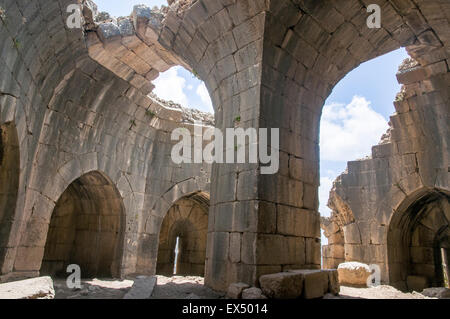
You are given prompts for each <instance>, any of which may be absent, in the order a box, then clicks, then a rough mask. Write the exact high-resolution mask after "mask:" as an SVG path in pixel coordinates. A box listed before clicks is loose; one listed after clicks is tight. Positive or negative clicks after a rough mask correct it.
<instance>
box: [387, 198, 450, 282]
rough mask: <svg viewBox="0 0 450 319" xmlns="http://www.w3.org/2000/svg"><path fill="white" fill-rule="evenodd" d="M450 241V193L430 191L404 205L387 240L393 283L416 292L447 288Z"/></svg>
mask: <svg viewBox="0 0 450 319" xmlns="http://www.w3.org/2000/svg"><path fill="white" fill-rule="evenodd" d="M407 200H408V199H407ZM449 238H450V196H449V195H448V194H446V193H443V192H440V191H436V190H434V191H428V192H426V193H425V194H422V195H421V196H418V198H416V199H415V200H414V201H412V202H410V201H409V202H408V203H405V204H403V205H400V208H399V209H398V211H397V212H396V213H395V214H394V216H393V218H392V220H391V223H390V227H389V233H388V238H387V242H388V259H389V275H390V282H391V284H392V285H393V286H397V287H399V288H403V289H405V288H406V289H408V290H416V291H421V290H422V289H424V288H427V287H443V286H444V285H445V277H446V276H448V272H447V273H446V274H445V272H446V268H447V267H445V266H443V264H444V262H445V259H447V260H448V251H449V247H450V246H449V244H450V241H449ZM447 269H448V268H447Z"/></svg>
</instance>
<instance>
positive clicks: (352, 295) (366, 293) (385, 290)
mask: <svg viewBox="0 0 450 319" xmlns="http://www.w3.org/2000/svg"><path fill="white" fill-rule="evenodd" d="M325 299H432V298H429V297H426V296H424V295H422V294H420V293H418V292H415V291H414V292H412V293H403V292H401V291H399V290H397V289H395V288H394V287H391V286H384V285H382V286H378V287H373V288H352V287H345V286H341V292H340V293H339V296H333V295H326V296H325Z"/></svg>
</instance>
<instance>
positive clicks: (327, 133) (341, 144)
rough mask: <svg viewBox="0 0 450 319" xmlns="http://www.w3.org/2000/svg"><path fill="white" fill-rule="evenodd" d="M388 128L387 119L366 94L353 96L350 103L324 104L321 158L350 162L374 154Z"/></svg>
mask: <svg viewBox="0 0 450 319" xmlns="http://www.w3.org/2000/svg"><path fill="white" fill-rule="evenodd" d="M387 129H388V123H387V121H386V120H385V118H384V117H383V116H382V115H381V114H379V113H377V112H375V111H374V110H373V109H372V108H371V107H370V102H369V101H367V100H366V99H365V98H364V97H359V96H354V97H353V100H352V101H351V103H350V104H348V105H344V104H338V103H332V104H329V105H325V107H324V109H323V114H322V122H321V133H320V147H321V150H320V151H321V159H322V160H329V161H351V160H356V159H359V158H363V157H364V156H367V155H371V149H372V146H373V145H376V144H378V142H379V141H380V138H381V136H382V135H383V134H384V133H385V132H386V130H387Z"/></svg>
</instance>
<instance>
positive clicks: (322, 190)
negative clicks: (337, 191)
mask: <svg viewBox="0 0 450 319" xmlns="http://www.w3.org/2000/svg"><path fill="white" fill-rule="evenodd" d="M332 187H333V178H330V177H321V178H320V187H319V204H320V205H319V212H320V215H321V216H324V217H329V216H330V214H331V209H329V208H328V206H327V203H328V198H329V196H330V190H331V188H332Z"/></svg>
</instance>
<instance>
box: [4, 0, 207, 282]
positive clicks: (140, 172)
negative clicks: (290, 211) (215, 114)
mask: <svg viewBox="0 0 450 319" xmlns="http://www.w3.org/2000/svg"><path fill="white" fill-rule="evenodd" d="M71 3H72V1H47V0H46V1H19V0H18V1H10V0H8V1H6V0H2V1H0V6H1V7H2V8H3V9H4V17H2V19H1V21H0V43H1V44H0V52H1V57H0V123H1V124H2V132H12V133H11V134H8V136H14V134H16V135H17V141H18V142H17V145H18V147H19V148H18V152H16V151H15V150H16V149H12V147H10V145H9V144H8V143H5V142H2V146H3V147H2V159H3V160H2V166H1V170H0V171H2V170H3V171H4V167H6V168H5V170H7V171H8V172H7V174H9V175H8V176H11V178H9V179H4V178H3V175H2V179H1V181H2V183H8V185H3V184H2V186H1V187H2V188H1V189H2V205H3V200H4V199H5V196H3V194H6V193H12V194H13V193H17V196H16V198H15V203H16V205H15V206H16V207H14V205H6V206H2V213H1V216H2V223H1V231H0V234H1V241H0V244H1V245H0V278H1V280H2V281H5V280H11V279H14V278H22V277H30V276H37V275H38V274H39V271H40V269H41V263H42V260H43V257H44V252H45V246H46V241H47V234H48V229H49V224H50V223H51V219H52V216H54V214H53V215H52V213H53V211H54V210H55V207H56V206H58V204H57V203H58V202H59V200H60V199H61V196H62V194H63V193H64V192H65V191H66V190H68V189H69V188H70V186H69V185H71V184H73V182H74V181H76V180H77V179H79V178H80V177H81V176H83V175H85V174H88V173H91V172H99V173H100V174H102V175H104V176H105V177H106V178H107V179H108V180H110V181H111V185H112V186H113V187H114V188H116V189H117V192H118V194H120V196H119V198H120V202H121V203H120V205H122V206H123V210H124V216H123V219H121V220H120V223H121V224H120V225H119V226H117V227H119V229H121V233H120V235H121V236H122V237H121V240H120V243H119V244H118V245H119V246H120V251H121V255H120V256H118V257H117V258H119V259H120V262H119V263H120V265H119V266H118V267H117V271H116V272H114V274H116V275H120V276H125V275H127V274H131V273H135V272H137V271H139V272H140V273H150V274H153V273H154V272H155V268H156V257H157V247H158V245H157V238H158V236H159V228H158V227H159V226H158V225H160V221H161V220H162V218H163V217H164V215H165V214H166V213H167V211H168V210H169V208H170V206H171V205H172V204H173V203H174V202H175V201H176V200H177V199H178V198H181V197H182V196H185V195H189V194H191V193H195V192H198V191H207V192H208V191H209V176H210V170H211V168H210V167H209V166H208V165H189V166H186V167H185V166H184V165H175V164H174V163H173V162H172V161H171V160H170V152H171V148H172V145H173V143H174V142H172V141H171V140H170V134H171V132H172V130H173V129H174V128H176V127H186V128H187V129H189V130H191V131H192V130H193V125H192V124H193V123H192V122H193V118H192V117H190V116H186V115H185V114H184V112H183V110H181V109H178V108H173V107H169V105H168V104H164V103H162V102H161V101H160V100H157V99H155V98H153V97H148V96H146V95H144V94H143V93H142V91H140V90H139V89H138V88H136V87H135V86H133V85H132V84H130V82H128V81H127V80H124V79H122V78H120V77H118V76H117V75H116V74H114V73H112V72H111V71H110V70H108V69H107V68H106V67H104V66H103V65H100V64H99V63H98V62H96V61H95V60H93V59H92V58H91V57H90V56H89V50H88V46H87V42H86V41H87V38H86V36H87V34H88V33H89V32H87V31H83V30H81V29H68V28H67V26H66V23H65V22H66V21H65V20H66V18H67V16H68V14H67V13H66V8H67V6H68V5H69V4H71ZM3 125H5V126H8V127H11V128H13V129H7V130H4V126H3ZM15 130H16V131H17V132H14V131H15ZM2 135H3V134H2ZM3 153H4V154H3ZM11 156H12V157H17V158H18V159H19V160H15V161H14V163H15V164H16V165H19V166H20V167H18V169H17V171H18V172H20V173H19V175H18V177H17V179H18V183H17V184H15V182H14V180H15V179H14V176H12V175H11V174H13V173H14V167H9V166H5V165H8V160H7V159H8V158H10V157H11ZM4 186H5V187H6V188H4ZM12 188H15V189H12ZM3 189H6V190H5V191H3ZM10 189H11V190H10ZM56 210H57V211H58V208H57V209H56ZM141 251H145V253H142V254H140V256H139V262H140V264H141V265H144V266H145V267H144V268H142V267H141V268H140V265H139V264H138V255H139V252H141ZM96 253H98V252H96ZM115 258H116V257H115Z"/></svg>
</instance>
